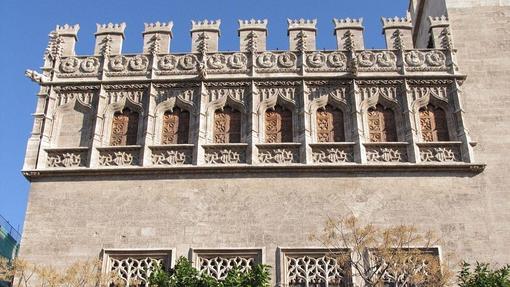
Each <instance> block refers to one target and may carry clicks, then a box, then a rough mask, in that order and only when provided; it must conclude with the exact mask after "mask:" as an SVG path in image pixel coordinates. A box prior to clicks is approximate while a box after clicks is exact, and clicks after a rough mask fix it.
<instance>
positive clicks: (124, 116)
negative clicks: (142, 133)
mask: <svg viewBox="0 0 510 287" xmlns="http://www.w3.org/2000/svg"><path fill="white" fill-rule="evenodd" d="M137 137H138V113H137V112H135V111H132V110H131V109H129V108H125V109H123V110H122V112H115V114H114V115H113V120H112V133H111V137H110V145H112V146H123V145H136V141H137Z"/></svg>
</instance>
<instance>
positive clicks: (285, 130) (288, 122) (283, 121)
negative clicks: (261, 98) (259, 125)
mask: <svg viewBox="0 0 510 287" xmlns="http://www.w3.org/2000/svg"><path fill="white" fill-rule="evenodd" d="M292 128H293V126H292V112H291V111H289V110H287V109H285V108H283V107H282V106H280V105H277V106H275V107H274V108H273V109H268V110H267V111H266V113H265V136H266V137H265V138H266V143H284V142H292V141H293V139H292V138H293V136H292Z"/></svg>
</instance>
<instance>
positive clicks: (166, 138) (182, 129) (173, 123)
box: [161, 108, 190, 144]
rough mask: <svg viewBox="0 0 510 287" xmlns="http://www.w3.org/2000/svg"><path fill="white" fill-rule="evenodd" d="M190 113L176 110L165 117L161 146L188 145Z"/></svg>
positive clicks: (167, 113)
mask: <svg viewBox="0 0 510 287" xmlns="http://www.w3.org/2000/svg"><path fill="white" fill-rule="evenodd" d="M189 118H190V114H189V112H188V111H185V110H181V109H180V108H175V109H173V111H166V112H165V114H164V115H163V126H162V129H161V144H187V143H188V138H189Z"/></svg>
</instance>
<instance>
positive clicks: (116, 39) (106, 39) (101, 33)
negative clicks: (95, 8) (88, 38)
mask: <svg viewBox="0 0 510 287" xmlns="http://www.w3.org/2000/svg"><path fill="white" fill-rule="evenodd" d="M96 26H97V31H96V33H95V35H96V45H95V48H94V54H95V55H119V54H121V53H122V43H123V41H124V30H125V29H126V23H120V24H113V23H108V24H96Z"/></svg>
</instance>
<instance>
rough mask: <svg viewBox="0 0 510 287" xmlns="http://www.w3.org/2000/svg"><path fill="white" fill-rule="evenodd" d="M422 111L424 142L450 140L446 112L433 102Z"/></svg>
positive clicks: (421, 124)
mask: <svg viewBox="0 0 510 287" xmlns="http://www.w3.org/2000/svg"><path fill="white" fill-rule="evenodd" d="M419 113H420V127H421V137H422V140H423V141H424V142H437V141H449V140H450V136H449V133H448V125H447V121H446V113H445V111H444V110H443V109H442V108H440V107H435V106H433V105H431V104H428V105H427V106H425V107H423V108H421V109H420V111H419Z"/></svg>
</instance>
